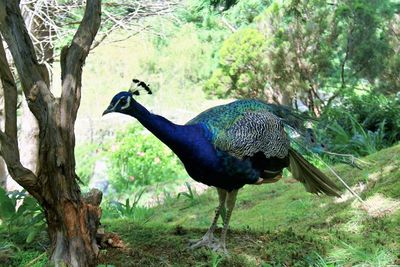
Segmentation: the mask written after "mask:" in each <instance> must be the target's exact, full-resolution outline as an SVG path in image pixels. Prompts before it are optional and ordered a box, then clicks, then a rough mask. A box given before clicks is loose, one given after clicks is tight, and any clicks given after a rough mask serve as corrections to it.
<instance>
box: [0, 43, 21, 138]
mask: <svg viewBox="0 0 400 267" xmlns="http://www.w3.org/2000/svg"><path fill="white" fill-rule="evenodd" d="M8 66H9V65H8V61H7V56H6V53H5V50H4V46H3V39H2V37H1V35H0V78H1V83H2V84H3V90H4V113H5V126H4V128H5V133H6V134H7V135H8V136H10V137H12V138H13V139H15V140H17V94H18V93H17V86H16V84H15V81H14V77H13V75H12V73H11V70H10V68H9V67H8Z"/></svg>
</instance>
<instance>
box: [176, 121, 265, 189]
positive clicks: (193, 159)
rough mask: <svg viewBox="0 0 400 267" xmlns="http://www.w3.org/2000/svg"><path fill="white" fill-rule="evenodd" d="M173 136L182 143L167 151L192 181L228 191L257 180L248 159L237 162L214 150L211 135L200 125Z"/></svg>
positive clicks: (257, 175) (257, 172)
mask: <svg viewBox="0 0 400 267" xmlns="http://www.w3.org/2000/svg"><path fill="white" fill-rule="evenodd" d="M175 137H176V138H178V139H180V140H182V141H180V142H175V145H174V146H173V147H171V148H172V150H174V152H175V153H176V154H177V155H178V157H179V158H180V160H181V161H182V162H183V164H184V166H185V168H186V170H187V172H188V174H189V175H190V176H191V177H192V178H193V179H195V180H196V181H199V182H202V183H205V184H207V185H210V186H216V187H219V188H223V189H226V190H229V191H231V190H233V189H238V188H241V187H243V186H244V185H245V184H252V183H254V182H256V181H257V179H258V177H260V173H259V171H258V170H256V169H254V168H253V166H252V164H251V162H250V160H248V159H247V160H239V159H237V158H235V157H233V156H231V155H229V154H227V153H225V152H223V151H219V150H218V149H216V148H215V146H214V145H213V143H212V136H211V132H210V131H209V130H208V128H207V127H206V126H205V125H204V124H194V125H187V126H183V129H181V131H178V132H176V133H175Z"/></svg>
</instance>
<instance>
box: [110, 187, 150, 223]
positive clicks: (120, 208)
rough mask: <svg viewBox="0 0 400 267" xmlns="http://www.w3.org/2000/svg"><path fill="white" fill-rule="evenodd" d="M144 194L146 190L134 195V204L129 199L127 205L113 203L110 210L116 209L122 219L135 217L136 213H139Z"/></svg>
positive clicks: (126, 201)
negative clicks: (138, 209)
mask: <svg viewBox="0 0 400 267" xmlns="http://www.w3.org/2000/svg"><path fill="white" fill-rule="evenodd" d="M143 193H144V190H140V191H139V192H138V193H136V194H134V197H133V202H132V203H131V201H130V199H129V198H127V199H126V200H125V203H121V202H118V201H111V202H110V205H109V207H108V208H109V209H110V208H111V209H114V210H115V211H116V212H117V213H118V215H119V216H120V217H134V215H135V213H136V212H137V206H138V203H139V200H140V199H141V197H142V195H143Z"/></svg>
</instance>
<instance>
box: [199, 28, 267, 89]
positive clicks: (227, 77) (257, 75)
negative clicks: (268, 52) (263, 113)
mask: <svg viewBox="0 0 400 267" xmlns="http://www.w3.org/2000/svg"><path fill="white" fill-rule="evenodd" d="M264 50H265V38H264V36H263V35H262V34H261V33H260V32H259V31H258V30H256V29H252V28H245V29H243V30H239V31H237V32H235V33H234V34H232V35H231V36H230V37H229V38H228V39H227V40H225V41H224V43H223V45H222V47H221V49H220V51H219V57H220V59H219V65H218V69H217V70H216V71H215V72H214V73H213V75H212V76H211V78H210V79H209V80H208V81H207V83H206V85H205V87H204V90H205V91H206V92H207V93H208V94H209V95H212V96H217V97H251V96H257V95H258V94H262V93H263V90H264V84H265V77H264V76H263V72H264V68H265V66H264V64H263V53H264Z"/></svg>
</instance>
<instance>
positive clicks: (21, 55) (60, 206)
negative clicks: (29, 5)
mask: <svg viewBox="0 0 400 267" xmlns="http://www.w3.org/2000/svg"><path fill="white" fill-rule="evenodd" d="M18 4H19V3H18V1H8V0H2V1H1V2H0V30H1V35H2V36H3V37H4V39H5V41H6V42H7V44H8V47H9V49H10V51H11V54H12V56H13V59H14V63H15V66H16V68H17V71H18V75H19V79H20V81H21V85H22V89H23V92H24V95H25V98H26V99H27V101H28V106H29V108H30V110H31V111H32V113H33V114H34V116H35V118H36V119H37V121H38V125H39V160H38V163H37V165H38V166H37V174H35V173H33V172H32V171H31V170H29V169H26V168H25V167H23V165H22V164H21V162H20V156H19V153H18V150H19V147H18V139H17V135H18V134H17V110H16V109H17V87H16V82H15V80H14V78H13V76H12V73H11V71H10V67H9V64H8V62H7V59H6V55H5V50H4V47H3V45H2V41H1V42H0V43H1V47H0V59H1V65H0V74H1V75H0V76H1V81H2V84H3V88H4V100H5V104H4V106H5V130H4V131H1V132H0V141H1V150H0V152H1V155H2V157H3V158H4V160H5V162H6V164H7V168H8V171H9V173H10V175H11V176H12V177H13V179H14V180H15V181H17V182H18V183H19V184H20V185H21V186H22V187H24V188H25V189H26V190H27V191H28V192H29V193H30V194H31V195H32V196H33V197H35V198H36V199H37V200H38V202H39V203H40V205H41V206H42V207H43V209H44V210H45V215H46V220H47V224H48V233H49V237H50V243H51V253H50V254H51V262H52V263H53V264H55V265H56V266H59V265H69V266H93V265H94V264H95V259H96V256H97V253H98V248H97V246H96V239H95V238H96V231H97V227H98V225H99V220H100V215H101V211H100V208H99V207H98V206H99V204H100V201H101V193H100V192H97V193H96V194H94V195H95V197H93V198H87V199H85V198H83V196H82V195H81V193H80V189H79V186H78V184H77V178H78V177H77V176H76V174H75V158H74V145H75V136H74V123H75V119H76V114H77V111H78V108H79V103H80V95H81V77H82V66H83V63H84V62H85V59H86V57H87V55H88V53H89V49H90V46H91V44H92V42H93V39H94V37H95V35H96V33H97V30H98V28H99V26H100V12H101V11H100V1H97V0H89V1H87V5H86V9H85V14H84V17H83V19H82V22H81V24H80V26H79V28H78V30H77V32H76V34H75V36H74V37H73V40H72V43H71V44H70V45H69V46H68V47H64V49H63V51H62V56H61V68H62V77H61V81H62V94H61V97H60V98H56V97H55V96H54V95H53V94H52V93H51V91H50V81H49V74H48V70H47V68H46V67H45V66H44V65H43V64H39V63H38V61H37V56H36V53H35V50H34V47H33V44H32V42H31V39H30V38H29V35H28V32H27V30H26V27H25V24H24V20H23V18H22V15H21V10H20V8H19V5H18Z"/></svg>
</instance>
